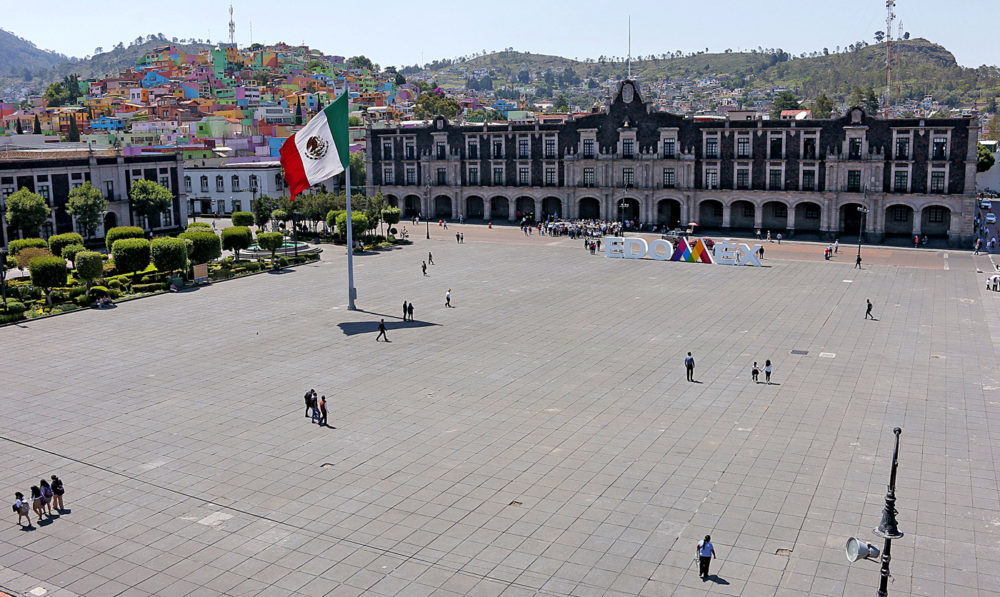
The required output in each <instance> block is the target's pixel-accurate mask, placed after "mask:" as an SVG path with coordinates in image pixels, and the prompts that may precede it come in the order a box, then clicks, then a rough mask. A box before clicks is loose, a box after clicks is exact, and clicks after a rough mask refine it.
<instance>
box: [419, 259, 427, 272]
mask: <svg viewBox="0 0 1000 597" xmlns="http://www.w3.org/2000/svg"><path fill="white" fill-rule="evenodd" d="M420 270H421V271H422V272H424V275H425V276H426V275H427V262H426V261H421V262H420Z"/></svg>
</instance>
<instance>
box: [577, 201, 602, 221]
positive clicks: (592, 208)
mask: <svg viewBox="0 0 1000 597" xmlns="http://www.w3.org/2000/svg"><path fill="white" fill-rule="evenodd" d="M577 208H578V211H577V213H578V214H579V217H580V219H581V220H599V219H601V202H600V201H598V200H597V199H595V198H593V197H584V198H582V199H580V201H579V202H578V203H577Z"/></svg>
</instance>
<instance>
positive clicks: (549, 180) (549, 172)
mask: <svg viewBox="0 0 1000 597" xmlns="http://www.w3.org/2000/svg"><path fill="white" fill-rule="evenodd" d="M555 184H556V169H555V168H546V169H545V185H546V186H550V187H551V186H555Z"/></svg>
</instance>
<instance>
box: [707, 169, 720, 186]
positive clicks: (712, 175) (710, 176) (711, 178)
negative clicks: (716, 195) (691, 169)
mask: <svg viewBox="0 0 1000 597" xmlns="http://www.w3.org/2000/svg"><path fill="white" fill-rule="evenodd" d="M705 188H706V189H717V188H719V171H718V170H716V169H715V168H709V169H708V170H705Z"/></svg>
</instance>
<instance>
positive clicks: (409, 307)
mask: <svg viewBox="0 0 1000 597" xmlns="http://www.w3.org/2000/svg"><path fill="white" fill-rule="evenodd" d="M406 314H407V315H409V316H410V321H411V322H412V321H413V301H410V304H409V305H407V306H406Z"/></svg>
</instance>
